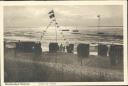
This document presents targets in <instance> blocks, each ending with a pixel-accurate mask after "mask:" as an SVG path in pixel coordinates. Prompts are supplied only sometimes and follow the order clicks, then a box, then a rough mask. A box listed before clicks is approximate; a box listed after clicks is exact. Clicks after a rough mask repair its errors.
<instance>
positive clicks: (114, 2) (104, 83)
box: [0, 1, 128, 86]
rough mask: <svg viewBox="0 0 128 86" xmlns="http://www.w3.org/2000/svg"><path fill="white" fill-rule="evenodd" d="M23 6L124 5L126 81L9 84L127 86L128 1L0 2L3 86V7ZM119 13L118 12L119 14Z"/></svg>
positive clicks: (20, 84)
mask: <svg viewBox="0 0 128 86" xmlns="http://www.w3.org/2000/svg"><path fill="white" fill-rule="evenodd" d="M14 5H15V6H23V5H123V26H124V27H123V33H124V34H123V35H124V46H125V47H124V81H123V82H31V83H30V82H24V83H21V82H17V83H9V84H10V85H11V86H47V85H52V86H55V85H127V84H128V70H127V69H128V66H127V65H128V64H127V61H128V59H127V1H20V2H19V1H1V2H0V45H1V46H0V48H1V49H0V52H1V85H2V86H10V85H7V84H6V85H5V83H4V68H3V67H4V59H3V58H4V55H3V52H4V51H3V29H4V28H3V7H4V6H14ZM117 13H118V12H117Z"/></svg>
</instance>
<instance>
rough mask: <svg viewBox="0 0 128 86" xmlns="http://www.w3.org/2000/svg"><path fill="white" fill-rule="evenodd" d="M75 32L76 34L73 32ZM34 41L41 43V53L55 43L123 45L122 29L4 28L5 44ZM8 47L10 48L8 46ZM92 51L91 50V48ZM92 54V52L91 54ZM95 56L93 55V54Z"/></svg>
mask: <svg viewBox="0 0 128 86" xmlns="http://www.w3.org/2000/svg"><path fill="white" fill-rule="evenodd" d="M73 30H77V31H78V32H73ZM19 40H20V41H35V42H38V41H39V42H41V47H42V50H43V51H48V49H49V48H48V46H49V43H51V42H57V43H58V44H59V45H60V44H63V45H64V46H66V45H68V44H71V43H72V44H74V45H75V51H74V53H75V52H76V47H77V45H78V44H79V43H86V44H90V45H91V46H92V47H93V46H96V45H97V44H98V43H104V44H107V45H109V44H123V27H100V28H97V27H84V28H75V27H72V28H71V27H69V28H68V27H66V28H64V27H61V28H56V27H50V28H48V29H47V30H46V29H45V28H41V27H5V28H4V41H6V42H7V43H11V42H17V41H19ZM8 47H12V46H11V45H8ZM92 51H95V50H93V48H92ZM92 53H94V52H92ZM94 54H95V53H94Z"/></svg>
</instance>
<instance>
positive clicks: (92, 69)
mask: <svg viewBox="0 0 128 86" xmlns="http://www.w3.org/2000/svg"><path fill="white" fill-rule="evenodd" d="M4 55H5V56H4V57H5V82H16V81H17V82H44V81H46V82H74V81H79V82H82V81H84V82H86V81H88V82H90V81H93V82H94V81H123V66H121V65H116V66H111V64H110V60H109V57H100V56H94V55H90V56H89V57H88V58H79V57H78V56H77V55H76V54H72V53H64V52H57V53H49V52H42V54H41V55H35V54H34V53H26V52H21V51H15V49H13V48H12V49H8V48H6V49H5V54H4Z"/></svg>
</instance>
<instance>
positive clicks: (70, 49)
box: [59, 44, 74, 53]
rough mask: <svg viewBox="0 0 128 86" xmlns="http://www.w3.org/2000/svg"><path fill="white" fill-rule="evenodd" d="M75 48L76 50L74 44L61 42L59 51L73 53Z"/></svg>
mask: <svg viewBox="0 0 128 86" xmlns="http://www.w3.org/2000/svg"><path fill="white" fill-rule="evenodd" d="M73 50H74V45H73V44H69V45H66V46H65V45H63V44H60V46H59V51H61V52H67V53H73Z"/></svg>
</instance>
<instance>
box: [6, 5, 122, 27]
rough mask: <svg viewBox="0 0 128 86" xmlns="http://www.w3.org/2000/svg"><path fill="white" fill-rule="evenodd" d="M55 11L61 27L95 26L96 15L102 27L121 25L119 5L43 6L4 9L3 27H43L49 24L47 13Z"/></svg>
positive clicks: (7, 7)
mask: <svg viewBox="0 0 128 86" xmlns="http://www.w3.org/2000/svg"><path fill="white" fill-rule="evenodd" d="M52 9H53V10H54V11H55V16H56V19H57V21H58V23H59V24H60V25H62V26H75V25H76V26H79V27H85V26H88V25H91V26H93V25H94V26H95V25H97V15H98V14H100V15H101V21H102V23H101V24H102V25H110V26H111V25H116V26H120V25H122V21H123V7H122V6H120V5H44V6H6V7H4V26H5V27H42V26H43V27H44V26H46V25H47V24H48V23H49V22H50V19H49V17H48V12H49V11H50V10H52Z"/></svg>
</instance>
